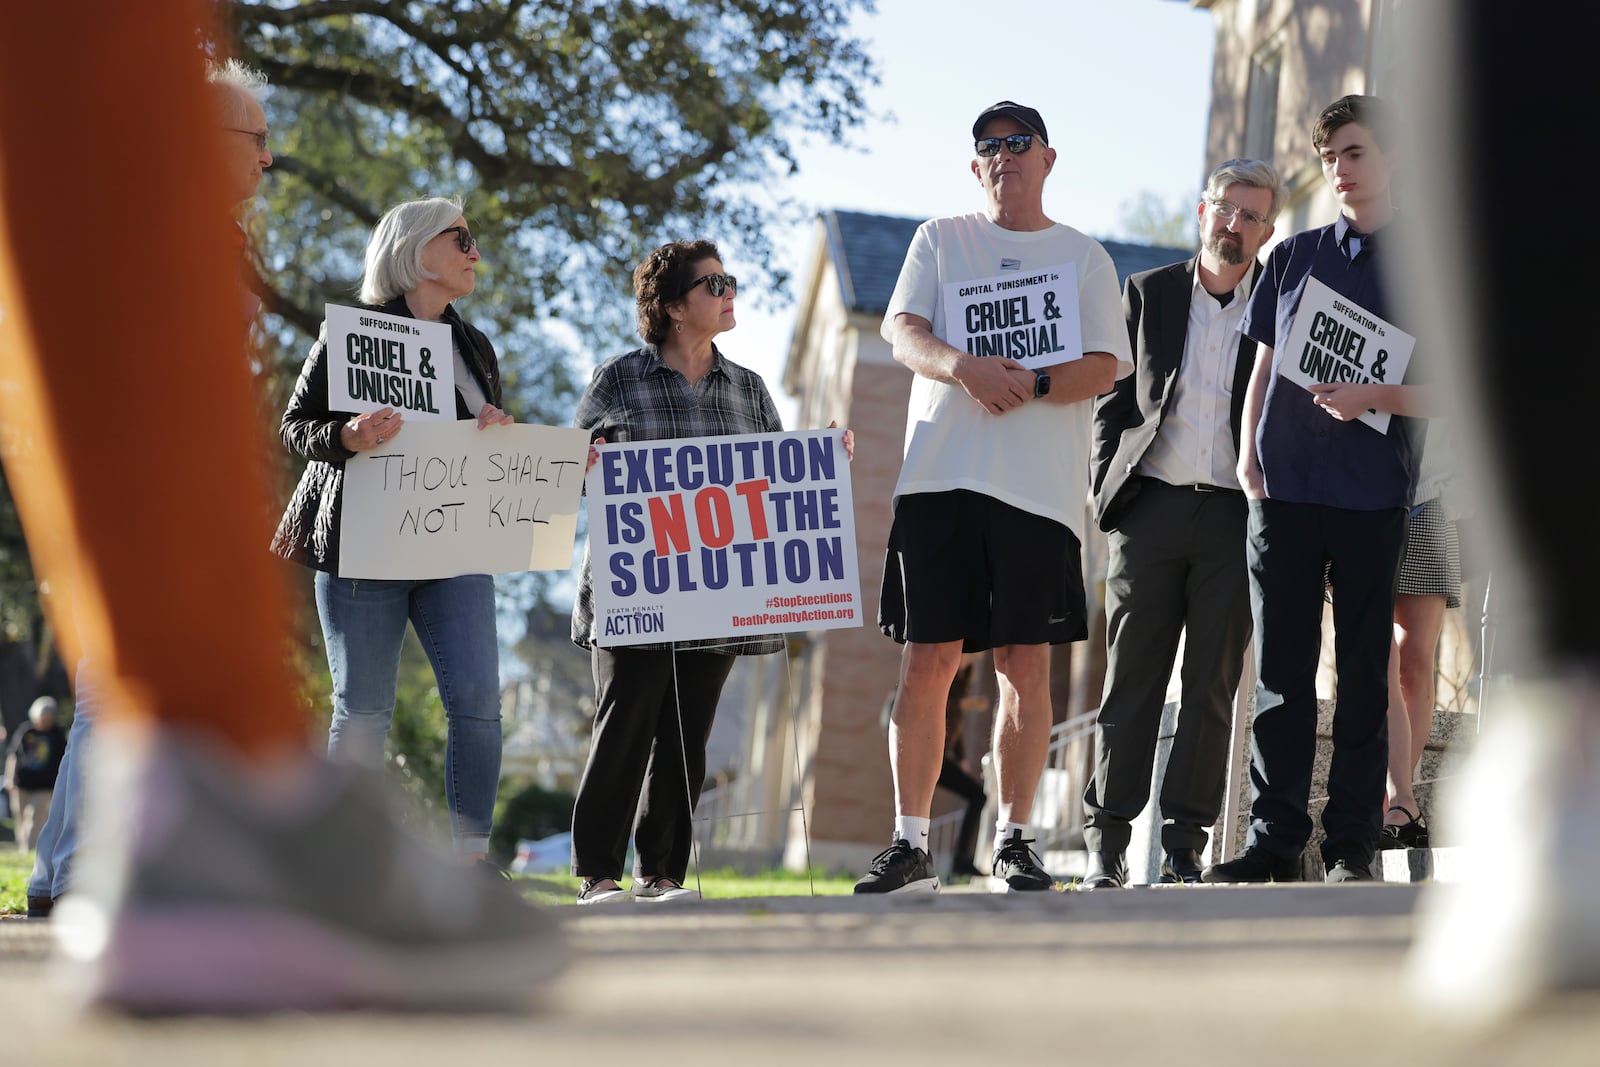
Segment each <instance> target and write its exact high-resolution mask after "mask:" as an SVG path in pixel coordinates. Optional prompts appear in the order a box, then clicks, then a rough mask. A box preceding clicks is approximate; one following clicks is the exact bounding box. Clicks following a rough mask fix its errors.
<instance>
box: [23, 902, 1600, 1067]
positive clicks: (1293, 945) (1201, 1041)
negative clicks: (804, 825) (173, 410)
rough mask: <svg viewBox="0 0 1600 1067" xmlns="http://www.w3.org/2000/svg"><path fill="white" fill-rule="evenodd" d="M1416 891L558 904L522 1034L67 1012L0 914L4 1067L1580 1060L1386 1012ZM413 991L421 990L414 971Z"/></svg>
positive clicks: (381, 1020)
mask: <svg viewBox="0 0 1600 1067" xmlns="http://www.w3.org/2000/svg"><path fill="white" fill-rule="evenodd" d="M1419 892H1421V890H1419V888H1418V887H1415V886H1393V885H1361V886H1320V885H1286V886H1262V887H1248V888H1247V887H1228V888H1222V887H1172V888H1165V889H1147V890H1126V891H1122V892H1101V893H1051V894H1040V895H1037V896H1036V895H1031V894H1030V895H1026V896H1006V897H995V896H989V895H987V894H981V893H976V892H970V891H968V892H963V891H960V890H957V891H951V892H946V893H944V894H942V895H940V896H938V897H917V898H888V899H872V898H855V897H817V898H793V897H788V898H775V899H768V900H741V901H706V902H700V903H689V904H669V905H645V904H618V905H614V906H609V907H597V908H589V909H582V910H580V909H577V908H564V909H562V915H563V918H564V919H565V921H566V923H567V929H568V931H569V933H570V935H571V939H572V945H573V948H574V954H575V962H574V964H573V966H572V968H571V969H570V971H569V972H568V974H567V976H566V977H565V978H564V979H563V980H562V981H561V982H560V984H559V985H558V987H557V988H555V989H554V990H553V991H551V992H550V994H549V995H548V996H547V997H546V998H545V1000H544V1002H543V1003H542V1004H541V1005H539V1006H537V1007H536V1009H535V1010H534V1011H533V1012H532V1013H531V1014H529V1015H527V1016H524V1017H505V1016H487V1017H469V1018H462V1017H416V1016H391V1015H376V1014H365V1015H340V1016H329V1017H305V1016H283V1017H274V1018H268V1019H258V1020H243V1021H237V1020H233V1021H230V1020H178V1021H155V1022H141V1021H133V1020H125V1019H104V1018H96V1019H89V1020H82V1019H77V1018H74V1017H72V1016H71V1015H69V1014H67V1013H66V1012H65V1011H64V1010H63V1009H62V1008H60V1007H59V1006H55V1005H52V1004H51V1003H50V995H49V990H50V989H51V987H50V985H49V983H48V981H47V979H48V977H49V966H48V952H49V946H50V940H49V934H48V924H45V923H29V922H26V921H23V920H7V921H5V922H0V1005H3V1006H0V1019H3V1020H4V1025H3V1026H0V1062H3V1063H6V1064H18V1065H19V1067H21V1065H27V1067H36V1065H49V1064H79V1063H81V1064H94V1065H102V1064H160V1065H163V1067H188V1065H191V1064H192V1065H197V1067H198V1065H206V1067H213V1065H220V1064H230V1065H231V1064H241V1065H246V1067H249V1065H255V1064H278V1063H283V1064H296V1065H300V1064H338V1065H340V1067H361V1065H366V1064H381V1065H395V1067H402V1065H411V1064H416V1065H419V1067H422V1065H426V1067H468V1065H472V1067H476V1065H477V1064H489V1063H495V1062H501V1061H507V1062H513V1063H540V1064H544V1063H564V1064H573V1065H579V1064H586V1063H590V1062H593V1063H596V1064H632V1063H648V1064H677V1063H684V1064H700V1063H744V1064H762V1065H765V1064H789V1063H803V1064H814V1065H818V1067H823V1065H828V1067H831V1065H833V1064H858V1063H859V1064H875V1065H876V1064H896V1065H898V1064H906V1065H911V1067H915V1065H918V1064H930V1063H941V1064H942V1063H974V1064H991V1063H992V1064H1004V1065H1010V1064H1015V1063H1029V1064H1057V1063H1068V1062H1072V1063H1076V1062H1079V1061H1083V1062H1086V1063H1091V1062H1092V1063H1114V1064H1133V1065H1143V1064H1183V1065H1186V1067H1187V1065H1190V1064H1206V1063H1217V1064H1244V1065H1250V1064H1319V1063H1374V1064H1388V1063H1394V1064H1406V1065H1417V1064H1451V1065H1455V1067H1463V1065H1475V1064H1501V1063H1505V1064H1523V1063H1539V1064H1568V1063H1570V1064H1592V1063H1595V1062H1600V995H1596V996H1588V995H1584V996H1574V997H1571V998H1565V999H1563V1000H1561V1001H1557V1002H1553V1003H1551V1004H1549V1005H1548V1006H1547V1007H1546V1009H1545V1010H1544V1011H1542V1012H1541V1013H1539V1014H1538V1015H1537V1016H1535V1017H1531V1018H1527V1019H1524V1020H1522V1021H1521V1022H1519V1023H1516V1024H1514V1025H1512V1026H1509V1027H1505V1028H1502V1029H1500V1030H1498V1031H1495V1032H1491V1033H1487V1034H1468V1033H1460V1032H1447V1031H1442V1030H1440V1029H1439V1028H1437V1027H1434V1026H1429V1025H1426V1024H1424V1023H1420V1022H1418V1021H1416V1020H1415V1019H1414V1018H1412V1017H1411V1015H1410V1013H1408V1011H1407V1009H1406V999H1405V996H1404V995H1403V993H1402V991H1401V986H1400V982H1401V971H1402V968H1403V966H1404V961H1405V953H1406V950H1407V948H1408V946H1409V944H1410V938H1411V929H1412V918H1411V913H1412V910H1413V908H1414V906H1415V903H1416V901H1417V898H1418V894H1419ZM418 980H419V981H426V980H427V978H426V976H425V975H419V978H418Z"/></svg>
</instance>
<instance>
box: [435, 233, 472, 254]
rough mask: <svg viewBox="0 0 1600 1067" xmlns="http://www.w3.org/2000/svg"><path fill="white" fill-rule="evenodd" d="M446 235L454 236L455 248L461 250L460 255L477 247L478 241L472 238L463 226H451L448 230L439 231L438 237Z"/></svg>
mask: <svg viewBox="0 0 1600 1067" xmlns="http://www.w3.org/2000/svg"><path fill="white" fill-rule="evenodd" d="M447 233H453V234H455V235H456V247H457V248H459V249H461V254H462V255H466V254H467V253H468V252H470V251H472V250H473V249H474V248H477V247H478V239H477V238H476V237H474V236H472V234H471V232H470V231H469V230H468V229H467V228H466V227H465V226H452V227H450V228H449V229H448V230H440V231H439V233H438V236H440V237H443V236H444V235H445V234H447Z"/></svg>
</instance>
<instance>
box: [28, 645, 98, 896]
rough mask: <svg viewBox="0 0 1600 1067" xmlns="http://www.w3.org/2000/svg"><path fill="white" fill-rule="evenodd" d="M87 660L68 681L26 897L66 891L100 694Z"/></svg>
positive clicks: (76, 838) (76, 839)
mask: <svg viewBox="0 0 1600 1067" xmlns="http://www.w3.org/2000/svg"><path fill="white" fill-rule="evenodd" d="M87 666H88V660H87V659H80V660H79V661H78V669H77V672H76V674H75V676H74V678H73V682H72V726H71V727H70V728H69V729H68V731H67V751H66V753H65V754H64V755H63V756H62V757H61V770H60V771H59V772H58V773H57V775H56V793H55V797H54V798H53V799H52V800H51V801H50V817H49V818H48V819H46V820H45V823H44V829H43V830H40V831H39V844H38V846H37V847H36V848H35V850H34V853H33V876H32V877H31V878H29V879H28V896H30V897H49V898H51V899H54V898H56V897H59V896H60V895H61V894H63V893H65V892H66V891H67V878H68V876H69V875H70V874H71V871H72V855H73V853H75V852H77V851H78V820H79V819H80V818H81V817H82V814H83V813H82V810H81V805H82V803H83V786H82V784H81V783H82V779H81V778H80V777H79V776H80V775H81V774H82V770H81V768H82V767H83V757H84V751H85V749H87V748H88V745H89V726H90V723H91V722H93V720H94V717H95V715H96V714H97V709H96V708H95V704H96V702H97V701H99V700H100V696H101V695H100V694H99V693H96V692H95V687H94V681H93V677H92V675H91V674H90V672H89V670H88V669H87Z"/></svg>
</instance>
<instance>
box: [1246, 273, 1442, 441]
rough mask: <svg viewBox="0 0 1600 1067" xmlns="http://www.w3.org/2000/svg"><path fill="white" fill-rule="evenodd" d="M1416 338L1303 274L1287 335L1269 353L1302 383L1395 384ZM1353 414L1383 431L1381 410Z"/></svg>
mask: <svg viewBox="0 0 1600 1067" xmlns="http://www.w3.org/2000/svg"><path fill="white" fill-rule="evenodd" d="M1416 344H1417V339H1416V338H1415V337H1413V336H1411V335H1410V334H1409V333H1406V332H1405V331H1404V330H1401V329H1398V328H1397V327H1395V326H1394V324H1393V323H1389V322H1385V321H1384V320H1383V319H1380V318H1378V316H1376V315H1374V314H1373V313H1372V312H1370V311H1368V310H1367V309H1366V308H1364V307H1362V306H1361V305H1360V304H1357V303H1356V302H1355V301H1353V300H1351V299H1350V298H1349V297H1346V296H1340V295H1339V294H1338V293H1336V292H1334V291H1333V290H1332V289H1330V288H1328V287H1327V286H1326V285H1324V284H1323V283H1322V282H1319V281H1317V279H1315V278H1307V279H1306V285H1305V290H1304V291H1303V292H1302V293H1301V294H1300V307H1299V308H1297V309H1296V310H1295V313H1294V322H1293V323H1292V324H1291V325H1290V327H1289V339H1288V341H1286V342H1285V343H1284V345H1283V347H1282V348H1279V349H1275V350H1274V352H1273V358H1274V359H1275V360H1276V362H1277V365H1278V368H1277V369H1278V373H1279V374H1280V375H1282V376H1283V377H1285V378H1287V379H1288V380H1289V381H1291V382H1294V383H1295V384H1296V385H1299V386H1301V387H1303V388H1307V389H1309V388H1310V387H1311V385H1312V384H1313V383H1326V382H1353V383H1362V384H1365V383H1372V384H1376V385H1400V384H1401V383H1403V382H1404V381H1405V378H1406V367H1407V366H1408V365H1409V364H1410V363H1411V350H1412V349H1413V348H1415V347H1416ZM1357 418H1358V419H1359V420H1360V421H1361V422H1364V423H1366V424H1367V425H1368V426H1371V427H1372V428H1373V429H1374V430H1377V431H1378V432H1379V433H1388V432H1389V413H1388V412H1387V411H1377V410H1375V409H1373V408H1368V409H1367V410H1366V411H1363V412H1362V413H1361V414H1360V415H1359V416H1357Z"/></svg>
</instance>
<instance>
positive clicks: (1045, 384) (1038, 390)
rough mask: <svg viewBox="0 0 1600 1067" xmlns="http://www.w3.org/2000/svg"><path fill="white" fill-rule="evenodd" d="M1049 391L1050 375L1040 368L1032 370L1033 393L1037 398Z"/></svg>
mask: <svg viewBox="0 0 1600 1067" xmlns="http://www.w3.org/2000/svg"><path fill="white" fill-rule="evenodd" d="M1049 391H1050V375H1048V374H1046V373H1045V372H1044V371H1042V370H1036V371H1034V372H1033V395H1034V398H1035V399H1037V398H1039V397H1041V396H1044V395H1045V394H1046V393H1048V392H1049Z"/></svg>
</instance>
